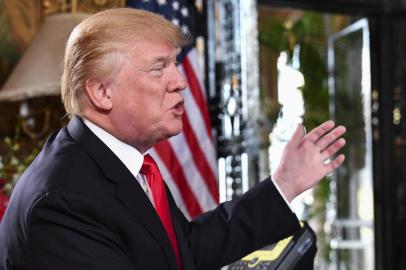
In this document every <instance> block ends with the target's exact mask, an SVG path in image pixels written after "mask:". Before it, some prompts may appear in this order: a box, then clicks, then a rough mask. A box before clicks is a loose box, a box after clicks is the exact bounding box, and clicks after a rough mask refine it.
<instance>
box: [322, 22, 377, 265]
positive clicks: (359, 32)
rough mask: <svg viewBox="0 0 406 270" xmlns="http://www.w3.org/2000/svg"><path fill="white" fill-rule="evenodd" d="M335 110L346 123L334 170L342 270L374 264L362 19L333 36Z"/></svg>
mask: <svg viewBox="0 0 406 270" xmlns="http://www.w3.org/2000/svg"><path fill="white" fill-rule="evenodd" d="M329 49H330V56H332V59H330V68H331V69H330V72H331V73H330V75H331V78H330V90H331V91H332V93H331V94H332V95H331V110H332V114H333V116H334V118H335V121H336V122H337V123H338V124H343V125H345V126H346V127H347V129H348V131H347V135H346V140H347V146H346V147H345V149H344V151H343V152H344V153H345V155H346V161H345V163H344V165H343V166H341V167H340V168H339V169H338V170H337V171H336V173H335V175H334V179H335V181H334V182H333V183H334V184H333V188H334V190H333V191H334V192H333V194H334V195H333V200H334V202H335V215H334V219H333V223H332V241H331V247H332V249H333V256H334V257H335V258H334V261H336V262H337V268H338V269H373V268H374V260H373V246H374V245H373V193H372V192H373V186H372V183H373V182H372V148H371V147H372V141H371V116H370V93H371V89H370V64H369V42H368V24H367V21H366V20H361V21H359V22H357V23H355V24H353V25H351V26H349V27H348V28H346V29H344V30H343V31H342V32H340V33H338V34H336V35H335V36H333V37H332V38H331V40H330V47H329Z"/></svg>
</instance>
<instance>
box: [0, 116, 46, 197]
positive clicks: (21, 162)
mask: <svg viewBox="0 0 406 270" xmlns="http://www.w3.org/2000/svg"><path fill="white" fill-rule="evenodd" d="M3 142H4V145H5V151H4V153H3V154H0V179H2V185H1V186H0V188H1V190H0V191H1V192H0V193H3V194H6V195H8V196H10V195H11V192H12V191H13V188H14V186H15V184H16V183H17V180H18V178H19V177H20V175H21V174H22V173H23V172H24V170H25V169H26V168H27V166H28V165H29V164H30V163H31V162H32V161H33V160H34V158H35V157H36V156H37V154H38V153H39V151H40V149H41V147H42V145H43V141H42V140H39V141H35V142H31V141H28V140H27V139H25V138H24V137H23V136H21V125H20V124H17V126H16V132H15V135H14V137H12V138H11V137H5V138H4V140H3Z"/></svg>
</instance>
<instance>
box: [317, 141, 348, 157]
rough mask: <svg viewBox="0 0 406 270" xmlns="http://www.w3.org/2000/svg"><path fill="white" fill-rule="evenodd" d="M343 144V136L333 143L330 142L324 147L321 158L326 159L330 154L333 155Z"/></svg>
mask: <svg viewBox="0 0 406 270" xmlns="http://www.w3.org/2000/svg"><path fill="white" fill-rule="evenodd" d="M344 145H345V140H344V139H343V138H340V139H338V140H337V141H335V142H334V143H332V144H331V145H330V146H328V147H327V148H326V149H324V150H323V151H322V152H321V154H322V159H323V160H326V159H328V158H330V157H332V156H334V155H335V154H336V153H337V152H338V151H339V150H340V149H341V148H343V146H344Z"/></svg>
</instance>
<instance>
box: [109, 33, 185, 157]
mask: <svg viewBox="0 0 406 270" xmlns="http://www.w3.org/2000/svg"><path fill="white" fill-rule="evenodd" d="M177 53H178V49H177V48H176V47H175V46H174V45H173V44H171V43H170V42H167V41H163V40H162V39H158V40H157V39H154V40H148V41H140V42H137V43H136V45H135V46H133V47H132V48H131V49H130V52H129V53H128V55H127V58H126V60H125V61H124V63H123V65H122V68H121V70H120V72H119V73H118V75H117V77H116V78H115V79H114V81H113V83H112V85H111V89H112V93H113V107H112V110H111V112H110V117H111V121H112V123H113V129H114V133H115V135H116V136H117V137H118V138H119V139H121V140H122V141H124V142H126V143H129V144H131V145H133V146H135V147H136V148H138V150H140V151H142V152H143V151H145V150H146V149H148V148H149V147H151V146H152V145H153V144H155V143H157V142H158V141H160V140H162V139H166V138H169V137H171V136H174V135H176V134H178V133H179V132H181V131H182V114H183V112H184V108H183V97H182V94H181V91H182V90H183V89H184V88H185V87H186V82H185V79H184V78H183V76H182V75H181V74H180V73H179V70H178V68H177V62H176V56H177Z"/></svg>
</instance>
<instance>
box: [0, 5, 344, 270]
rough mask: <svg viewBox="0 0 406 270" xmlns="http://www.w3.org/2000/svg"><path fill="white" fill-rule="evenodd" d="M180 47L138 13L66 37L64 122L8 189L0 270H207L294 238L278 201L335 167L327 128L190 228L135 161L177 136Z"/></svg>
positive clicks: (299, 141) (116, 13)
mask: <svg viewBox="0 0 406 270" xmlns="http://www.w3.org/2000/svg"><path fill="white" fill-rule="evenodd" d="M186 42H187V39H185V37H184V36H183V35H182V34H181V31H179V30H178V28H176V27H175V26H173V25H172V24H171V23H169V22H168V21H166V20H165V19H163V18H162V17H160V16H158V15H155V14H152V13H149V12H145V11H140V10H135V9H115V10H108V11H104V12H100V13H98V14H96V15H93V16H90V17H89V18H87V19H86V20H85V21H83V22H82V23H81V24H80V25H78V26H77V27H76V28H75V29H74V31H73V32H72V34H71V36H70V38H69V41H68V44H67V48H66V55H65V65H64V74H63V79H62V98H63V101H64V105H65V108H66V110H67V112H68V113H69V114H70V115H71V116H72V119H71V121H70V123H69V124H68V126H67V127H66V128H64V129H62V130H61V131H59V132H58V133H56V134H53V135H52V136H51V137H50V138H49V139H48V141H47V143H46V144H45V146H44V149H43V150H42V152H41V153H40V154H39V155H38V157H37V158H36V159H35V161H33V163H32V164H31V165H30V167H29V168H28V169H27V170H26V172H25V173H24V174H23V176H22V177H21V178H20V180H19V182H18V184H17V186H16V187H15V189H14V192H13V195H12V198H11V200H10V204H9V207H8V209H7V211H6V214H5V216H4V219H3V222H2V223H1V227H0V269H2V270H3V269H7V270H10V269H41V270H47V269H58V270H63V269H69V270H71V269H75V270H77V269H97V270H101V269H120V270H127V269H142V270H164V269H172V270H175V269H184V270H186V269H187V270H193V269H202V270H210V269H216V268H219V267H220V266H222V265H226V264H228V263H231V262H232V261H234V260H237V259H239V258H241V257H242V256H243V255H245V254H247V253H249V252H251V251H253V250H255V249H258V248H260V247H262V246H264V245H267V244H270V243H272V242H275V241H278V240H280V239H282V238H284V237H286V236H288V235H290V234H293V233H294V232H295V231H297V230H298V229H299V224H298V221H297V219H296V217H295V215H294V214H293V213H292V212H291V211H290V209H289V206H288V204H287V203H286V201H285V200H287V201H289V202H290V201H291V200H292V199H293V198H294V197H295V196H297V195H298V194H300V193H301V192H303V191H304V190H306V189H308V188H310V187H312V186H313V185H314V184H316V183H317V182H318V181H319V180H320V179H321V178H322V177H323V176H325V175H326V174H327V173H329V172H331V171H332V170H333V169H335V168H337V167H338V166H339V165H340V164H341V163H342V162H343V160H344V156H342V155H339V156H338V157H337V158H335V159H332V160H331V161H330V162H329V163H327V164H326V163H325V161H326V160H328V159H329V158H331V157H332V156H333V155H335V153H336V152H337V151H338V150H339V149H340V148H341V147H342V146H343V145H344V144H345V141H344V139H342V138H340V137H341V136H342V134H343V133H344V132H345V128H344V127H336V128H334V123H333V122H332V121H329V122H326V123H324V124H322V125H321V126H319V127H318V128H316V129H314V130H313V131H312V132H310V133H309V134H308V135H305V134H304V131H303V128H302V127H298V129H297V130H296V132H295V134H294V135H293V138H292V140H291V141H290V142H289V143H288V145H287V147H286V150H285V152H284V156H283V160H282V161H281V165H280V167H279V168H278V170H277V171H276V172H275V174H274V175H273V177H272V179H271V177H270V178H269V179H266V180H264V181H262V182H261V183H259V184H258V185H257V186H256V187H254V188H253V189H251V190H250V191H248V192H247V193H246V194H244V195H243V196H242V197H241V198H239V199H236V200H233V201H230V202H227V203H224V204H222V205H220V206H219V207H218V208H217V209H215V210H213V211H210V212H208V213H205V214H203V215H201V216H199V217H197V218H196V219H195V220H193V221H191V222H189V221H187V220H186V219H185V217H184V216H183V214H182V213H181V212H180V211H179V209H178V208H177V207H176V205H175V202H174V201H173V198H172V197H171V194H170V192H169V190H167V189H166V190H165V187H164V184H163V182H162V180H160V179H159V171H158V170H157V169H156V167H155V166H154V162H153V160H152V159H151V158H150V157H149V156H148V155H146V156H145V157H144V155H145V154H146V153H147V152H148V149H150V148H151V147H152V146H153V145H154V144H156V143H157V142H159V141H161V140H163V139H166V138H169V137H171V136H174V135H176V134H178V133H179V132H181V130H182V114H183V98H182V95H181V91H182V90H183V89H184V88H185V87H186V82H185V80H184V78H183V77H182V76H181V74H180V73H179V71H178V69H177V66H176V65H177V63H176V55H177V53H178V51H179V46H180V45H184V44H185V43H186ZM152 171H153V172H152ZM157 171H158V172H157ZM151 179H152V180H151ZM274 182H275V184H276V185H277V186H278V188H276V186H275V184H274ZM155 185H161V186H160V187H161V190H160V191H157V189H155ZM278 189H279V190H280V192H279V191H278ZM165 209H166V211H165Z"/></svg>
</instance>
